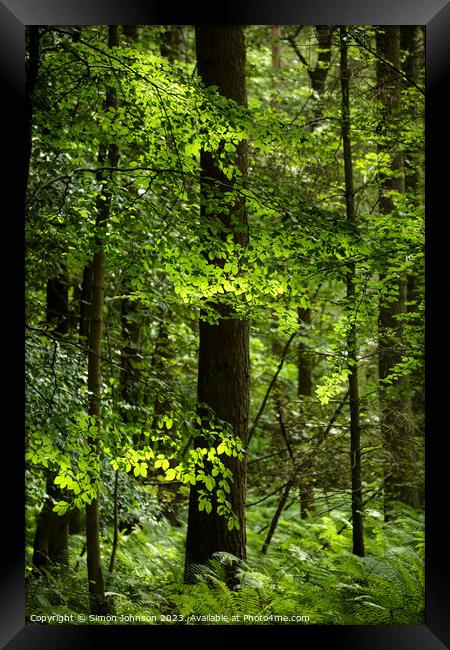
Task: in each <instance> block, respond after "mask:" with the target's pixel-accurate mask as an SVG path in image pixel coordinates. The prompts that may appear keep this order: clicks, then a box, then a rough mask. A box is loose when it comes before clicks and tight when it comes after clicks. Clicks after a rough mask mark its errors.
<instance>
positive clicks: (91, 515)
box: [86, 26, 119, 612]
mask: <svg viewBox="0 0 450 650" xmlns="http://www.w3.org/2000/svg"><path fill="white" fill-rule="evenodd" d="M108 44H109V47H111V48H112V47H115V46H118V44H119V39H118V28H117V26H109V28H108ZM116 106H117V97H116V93H115V91H114V90H113V89H109V91H108V93H107V98H106V100H105V110H108V109H109V108H111V107H116ZM118 157H119V152H118V148H117V146H116V145H109V150H108V163H109V165H110V166H111V167H115V166H117V163H118ZM102 180H105V177H103V178H102ZM100 197H104V200H102V199H101V198H100ZM111 198H112V197H111V188H110V186H109V185H108V184H105V183H104V184H103V186H102V188H101V191H100V196H99V199H98V202H97V210H98V212H97V220H96V237H95V245H96V252H95V253H94V257H93V262H92V304H91V319H90V328H89V354H88V390H89V415H90V416H93V417H94V418H95V420H96V422H97V427H98V429H99V428H100V424H101V420H100V418H101V404H100V384H101V365H100V355H101V344H102V325H103V306H104V295H105V251H104V243H103V231H104V229H105V226H106V223H107V221H108V219H109V215H110V209H111ZM89 444H90V446H91V449H92V453H93V456H94V458H95V459H96V462H97V463H98V472H100V441H99V436H98V434H97V436H95V437H91V438H90V439H89ZM86 551H87V567H88V582H89V596H90V607H91V611H93V612H102V611H106V599H105V589H104V582H103V572H102V563H101V553H100V521H99V503H98V496H97V497H95V498H94V499H92V501H91V503H88V504H87V505H86Z"/></svg>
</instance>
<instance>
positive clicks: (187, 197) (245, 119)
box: [24, 24, 425, 626]
mask: <svg viewBox="0 0 450 650" xmlns="http://www.w3.org/2000/svg"><path fill="white" fill-rule="evenodd" d="M25 51H26V59H25V72H26V78H25V94H26V119H27V122H26V128H27V131H26V165H27V179H26V183H27V188H26V205H25V286H26V293H25V306H26V313H25V438H26V439H25V492H26V496H25V498H26V504H25V505H26V507H25V533H26V535H25V576H24V580H25V603H26V608H25V622H26V624H27V625H30V626H31V625H61V624H62V625H80V624H83V625H93V626H94V625H139V626H142V625H190V626H195V625H202V626H204V625H208V626H213V625H357V626H362V625H398V624H414V625H418V624H419V625H420V624H424V622H425V618H424V617H425V596H424V582H425V576H424V554H425V534H424V501H425V476H424V474H425V469H424V447H425V440H424V409H425V404H424V310H425V306H424V293H425V279H424V258H425V236H424V204H425V200H424V176H425V174H424V165H425V163H424V157H425V156H424V147H425V144H424V140H425V28H424V27H423V26H421V25H417V26H416V25H360V24H359V25H209V24H207V25H153V24H152V25H106V24H105V25H100V24H92V25H39V26H38V25H29V26H27V27H26V30H25Z"/></svg>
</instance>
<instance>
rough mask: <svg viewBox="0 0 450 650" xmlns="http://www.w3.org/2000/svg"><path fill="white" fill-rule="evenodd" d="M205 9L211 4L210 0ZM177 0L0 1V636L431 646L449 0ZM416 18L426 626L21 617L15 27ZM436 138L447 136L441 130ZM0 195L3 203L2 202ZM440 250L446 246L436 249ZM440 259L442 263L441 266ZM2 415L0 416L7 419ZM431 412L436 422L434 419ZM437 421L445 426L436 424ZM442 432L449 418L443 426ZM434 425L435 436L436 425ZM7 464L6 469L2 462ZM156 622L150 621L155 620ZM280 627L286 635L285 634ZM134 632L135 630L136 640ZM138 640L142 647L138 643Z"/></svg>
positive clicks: (440, 477)
mask: <svg viewBox="0 0 450 650" xmlns="http://www.w3.org/2000/svg"><path fill="white" fill-rule="evenodd" d="M213 6H214V5H213ZM215 12H216V13H215V15H213V14H212V13H211V6H208V5H204V4H203V5H202V4H200V3H198V5H197V4H193V3H192V2H190V3H185V4H184V5H181V6H180V7H179V8H177V9H175V6H171V5H170V4H168V3H157V2H152V1H151V0H127V2H120V0H115V1H114V0H77V2H74V1H70V0H1V1H0V50H1V56H0V61H1V68H2V81H3V84H2V85H3V92H2V94H1V96H0V97H1V104H2V108H3V110H4V111H5V112H6V114H5V116H4V119H3V139H2V142H3V143H4V142H5V140H6V136H7V135H12V136H13V140H12V141H11V142H12V144H11V146H10V147H9V148H5V147H3V155H2V156H0V157H1V158H2V159H3V160H2V163H3V164H4V165H5V169H3V171H2V176H1V180H2V181H3V192H2V198H3V200H4V204H5V205H6V204H8V208H5V209H4V211H3V217H4V218H3V223H2V232H3V233H5V239H4V240H3V242H4V246H3V251H6V250H8V251H10V252H12V251H13V255H12V256H11V257H8V258H6V257H5V255H3V256H2V257H3V261H4V262H5V261H6V259H7V260H8V261H7V263H6V265H5V268H4V271H3V275H2V277H3V278H4V282H3V283H2V285H3V286H2V303H3V305H4V306H6V308H5V311H4V313H3V319H2V320H4V321H5V322H6V324H7V330H6V333H5V336H4V338H3V342H4V345H3V348H4V349H3V353H4V355H2V356H3V359H4V364H5V366H4V368H3V373H5V374H4V376H7V377H8V381H7V382H6V383H5V385H4V387H3V389H2V393H3V395H2V396H3V400H4V411H3V415H4V418H3V440H2V446H1V449H2V451H3V454H2V458H3V463H2V468H3V471H2V472H1V475H2V479H3V480H4V481H5V485H4V487H3V491H2V495H3V499H2V506H3V507H2V516H1V519H2V523H3V533H2V543H3V549H4V550H3V551H2V554H1V559H2V562H1V563H2V567H1V577H0V643H1V647H7V648H8V649H10V650H16V649H19V648H24V649H26V650H33V649H35V648H36V649H39V650H41V649H42V650H51V649H53V648H54V649H57V650H62V649H63V650H66V649H70V648H76V649H77V650H78V649H80V648H87V647H91V646H94V645H98V644H99V643H101V644H102V645H109V644H114V645H115V644H118V643H119V644H121V640H123V642H124V643H126V644H127V645H129V644H131V643H145V644H149V643H150V642H153V643H155V642H156V640H157V639H158V640H159V638H161V642H162V643H165V644H167V643H169V644H172V643H175V642H177V641H178V642H179V641H181V642H182V643H188V644H189V643H194V644H198V643H200V646H201V647H202V646H203V645H206V644H211V643H215V644H217V642H218V641H220V642H221V643H222V645H227V646H228V645H229V644H230V643H232V642H233V640H234V639H235V638H238V636H239V637H240V635H241V634H243V635H244V636H246V637H247V635H248V634H249V633H250V634H251V643H252V644H254V645H256V644H258V643H263V642H271V641H272V642H276V643H279V642H281V643H285V642H286V641H287V639H288V638H289V643H292V642H294V645H295V646H297V645H298V646H299V647H300V646H303V647H304V648H310V647H322V646H323V647H332V648H333V649H336V650H339V649H342V650H353V649H359V648H367V649H368V650H371V649H373V650H380V649H382V650H391V649H392V650H402V649H408V650H410V649H414V648H418V649H420V650H441V649H442V648H445V647H450V580H449V575H450V570H449V569H450V561H449V555H450V553H449V551H450V549H449V544H448V541H447V538H446V537H445V534H444V533H443V532H442V531H443V529H444V530H445V527H444V525H443V521H445V519H446V511H447V510H448V508H445V506H444V504H445V502H446V496H447V494H448V491H446V488H447V485H448V479H447V474H448V469H447V466H448V460H447V454H445V453H443V450H444V449H445V446H444V443H443V440H444V438H445V428H443V427H445V406H446V402H447V400H448V397H447V392H448V391H447V389H446V382H445V379H440V377H441V373H440V369H441V368H442V367H443V368H448V367H449V366H448V363H449V359H448V357H445V354H446V352H447V355H448V347H449V346H448V343H447V342H446V340H447V338H446V337H448V333H449V332H450V322H449V317H448V313H447V314H445V313H444V311H443V303H445V302H446V296H445V295H442V293H441V292H439V293H437V294H436V295H438V299H436V300H435V299H433V289H434V287H435V286H438V285H439V286H440V287H442V286H444V287H445V282H444V283H442V278H445V277H447V275H448V270H447V268H446V264H445V263H446V256H445V254H444V252H445V249H444V248H442V251H441V249H440V244H441V245H445V243H444V242H445V241H448V240H447V238H445V236H444V237H443V236H442V234H441V233H442V230H443V227H444V226H445V222H446V221H448V216H447V215H448V207H447V205H448V199H447V196H446V195H447V185H448V178H449V176H448V171H447V169H446V164H445V163H443V162H442V161H441V158H440V157H439V152H440V151H441V149H444V150H445V151H446V153H447V157H448V152H449V151H450V149H449V146H448V145H449V143H448V132H449V129H448V123H449V119H448V101H446V100H445V96H446V89H447V88H448V87H450V84H449V81H450V76H449V67H450V56H449V55H450V4H449V3H448V2H447V0H427V1H426V2H424V1H423V0H375V1H371V0H359V1H358V0H354V1H353V2H352V1H350V0H281V1H278V2H270V1H269V0H264V1H261V0H252V1H251V2H245V4H244V3H241V4H233V3H230V2H227V3H223V5H221V6H220V7H215ZM195 23H223V24H230V23H231V24H237V23H239V24H252V25H255V24H256V25H258V24H401V25H404V24H416V25H425V26H426V247H427V259H426V282H427V285H426V286H427V289H426V295H427V307H426V354H427V360H426V404H427V411H426V413H427V415H426V429H427V435H426V624H425V625H402V626H400V625H386V626H377V625H373V626H339V625H336V626H321V625H313V624H312V625H309V626H308V625H301V626H296V627H292V626H289V628H286V627H277V626H252V627H251V629H249V628H248V627H247V628H246V629H244V628H243V627H240V628H239V629H237V627H231V626H220V627H219V626H182V627H178V626H161V627H159V626H146V627H138V626H116V625H113V626H88V625H73V626H66V625H45V626H25V625H24V600H25V599H24V557H23V556H24V522H23V512H24V487H23V458H24V442H23V438H24V436H23V429H24V398H23V394H24V391H23V385H24V373H23V365H24V363H23V360H24V355H23V350H24V329H23V314H24V304H25V297H24V296H25V291H24V287H25V278H24V270H23V260H24V238H23V213H24V209H23V204H24V201H23V199H24V194H25V188H24V185H25V184H24V178H25V173H24V159H25V156H24V152H25V109H24V80H25V71H24V60H25V57H24V45H25V39H24V32H25V26H26V25H58V24H59V25H70V24H81V25H83V24H142V25H143V24H195ZM445 136H447V139H445ZM8 199H9V201H8ZM447 256H448V254H447ZM444 265H445V266H444ZM7 415H9V416H11V417H10V423H9V424H8V426H6V425H5V421H6V419H5V418H6V416H7ZM441 418H442V420H441ZM441 421H442V422H443V423H444V424H441ZM446 428H447V429H448V425H447V427H446ZM440 433H441V434H442V435H441V436H440V435H439V434H440ZM8 467H9V468H12V470H13V471H12V472H11V473H8V472H7V471H6V470H7V469H8ZM157 627H158V629H156V628H157ZM286 634H289V637H287V636H286ZM136 637H139V639H138V638H136ZM144 647H147V646H144Z"/></svg>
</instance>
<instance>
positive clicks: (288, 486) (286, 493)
mask: <svg viewBox="0 0 450 650" xmlns="http://www.w3.org/2000/svg"><path fill="white" fill-rule="evenodd" d="M293 484H294V479H290V480H289V481H288V482H287V483H286V486H285V488H284V490H283V493H282V495H281V498H280V500H279V502H278V506H277V509H276V511H275V514H274V516H273V519H272V521H271V522H270V528H269V532H268V533H267V537H266V539H265V540H264V544H263V545H262V548H261V553H262V554H263V555H265V554H266V553H267V549H268V548H269V545H270V542H271V541H272V537H273V535H274V533H275V530H276V528H277V525H278V522H279V520H280V517H281V513H282V512H283V510H284V506H285V505H286V501H287V500H288V497H289V493H290V491H291V489H292V486H293Z"/></svg>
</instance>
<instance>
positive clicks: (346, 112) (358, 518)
mask: <svg viewBox="0 0 450 650" xmlns="http://www.w3.org/2000/svg"><path fill="white" fill-rule="evenodd" d="M346 34H347V30H346V28H345V27H340V50H341V52H340V54H341V56H340V61H341V92H342V109H341V110H342V113H341V115H342V117H341V119H342V143H343V149H344V174H345V207H346V216H347V221H348V222H349V224H351V225H352V226H353V225H355V223H356V212H355V202H354V196H355V195H354V191H353V162H352V148H351V137H350V126H351V125H350V70H349V66H348V50H347V43H346ZM355 280H356V266H355V264H354V263H353V262H352V263H350V264H349V265H348V272H347V278H346V283H347V303H348V307H349V318H350V319H352V318H353V321H352V322H351V323H350V325H349V330H348V335H347V356H348V370H349V372H350V374H349V378H348V391H349V401H350V462H351V484H352V519H353V553H354V554H355V555H359V556H361V557H362V556H364V528H363V498H362V484H361V427H360V421H359V385H358V354H357V353H358V344H357V338H356V317H355V316H352V312H351V309H352V308H354V306H355V305H354V302H355Z"/></svg>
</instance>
